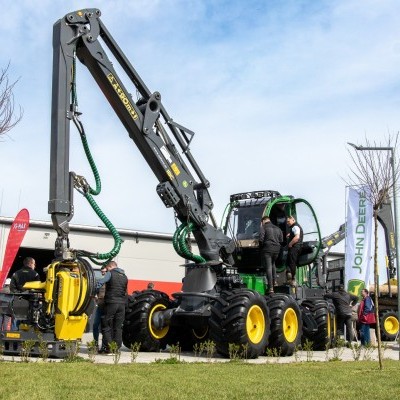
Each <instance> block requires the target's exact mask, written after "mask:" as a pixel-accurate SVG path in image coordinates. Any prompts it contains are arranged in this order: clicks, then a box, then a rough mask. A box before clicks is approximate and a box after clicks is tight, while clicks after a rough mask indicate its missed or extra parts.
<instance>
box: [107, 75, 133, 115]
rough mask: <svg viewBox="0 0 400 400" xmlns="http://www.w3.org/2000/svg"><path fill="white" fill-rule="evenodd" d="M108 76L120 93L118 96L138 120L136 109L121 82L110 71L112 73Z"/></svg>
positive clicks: (116, 90)
mask: <svg viewBox="0 0 400 400" xmlns="http://www.w3.org/2000/svg"><path fill="white" fill-rule="evenodd" d="M107 78H108V80H109V81H110V83H111V86H112V87H113V88H114V90H115V92H116V93H117V94H118V96H119V98H120V99H121V101H122V103H123V104H124V106H125V108H126V109H127V111H128V112H129V114H130V115H131V117H132V119H133V120H137V119H138V118H139V117H138V115H137V113H136V111H135V109H134V108H133V105H132V104H131V102H130V101H129V99H128V96H127V95H126V94H125V93H124V91H123V90H122V89H121V86H120V85H119V83H118V82H117V80H116V79H115V77H114V75H113V74H111V73H110V74H108V75H107Z"/></svg>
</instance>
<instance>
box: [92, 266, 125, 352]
mask: <svg viewBox="0 0 400 400" xmlns="http://www.w3.org/2000/svg"><path fill="white" fill-rule="evenodd" d="M106 268H107V272H106V274H105V275H104V278H102V279H100V280H99V282H98V284H97V288H98V289H99V288H100V287H101V286H103V285H106V292H105V295H104V311H103V316H102V317H101V327H102V334H103V346H102V348H101V349H100V351H99V353H100V354H109V353H110V347H109V346H110V343H111V342H115V343H116V344H117V346H118V349H119V348H120V347H121V346H122V324H123V322H124V318H125V304H126V301H127V287H128V278H127V276H126V275H125V272H124V270H123V269H121V268H118V266H117V263H116V262H115V261H110V262H109V263H108V264H107V266H106Z"/></svg>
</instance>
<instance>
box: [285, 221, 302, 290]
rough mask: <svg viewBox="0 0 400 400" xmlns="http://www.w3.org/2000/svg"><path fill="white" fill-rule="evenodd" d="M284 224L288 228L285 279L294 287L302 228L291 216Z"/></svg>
mask: <svg viewBox="0 0 400 400" xmlns="http://www.w3.org/2000/svg"><path fill="white" fill-rule="evenodd" d="M286 223H287V225H288V226H289V233H288V234H287V238H288V255H287V270H286V277H287V281H288V283H289V284H290V285H292V286H296V267H297V261H298V259H299V256H300V252H301V247H302V245H303V228H302V227H301V226H300V225H299V224H298V223H297V222H296V220H295V218H294V217H293V215H289V216H288V217H287V219H286Z"/></svg>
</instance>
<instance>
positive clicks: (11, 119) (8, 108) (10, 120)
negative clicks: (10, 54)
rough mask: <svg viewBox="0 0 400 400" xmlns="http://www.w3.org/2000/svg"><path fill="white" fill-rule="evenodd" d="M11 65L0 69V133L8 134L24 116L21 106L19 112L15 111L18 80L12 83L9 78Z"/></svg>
mask: <svg viewBox="0 0 400 400" xmlns="http://www.w3.org/2000/svg"><path fill="white" fill-rule="evenodd" d="M9 67H10V64H8V65H7V67H6V68H4V69H2V70H1V71H0V135H5V134H7V132H9V131H10V130H11V129H12V128H14V126H15V125H17V124H18V122H20V121H21V119H22V116H23V110H22V108H21V107H19V112H18V113H17V114H16V112H15V104H14V94H13V89H14V86H15V84H16V83H17V82H18V80H17V81H15V82H13V83H10V81H9V79H8V69H9Z"/></svg>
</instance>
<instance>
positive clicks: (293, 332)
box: [283, 308, 299, 343]
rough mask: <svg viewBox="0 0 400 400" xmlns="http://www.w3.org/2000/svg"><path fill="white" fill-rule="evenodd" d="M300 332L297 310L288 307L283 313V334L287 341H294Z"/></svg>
mask: <svg viewBox="0 0 400 400" xmlns="http://www.w3.org/2000/svg"><path fill="white" fill-rule="evenodd" d="M298 332H299V321H298V319H297V314H296V311H295V310H294V309H293V308H288V309H287V310H286V311H285V314H284V315H283V335H284V337H285V339H286V341H287V342H289V343H293V342H294V341H295V340H296V338H297V334H298Z"/></svg>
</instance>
